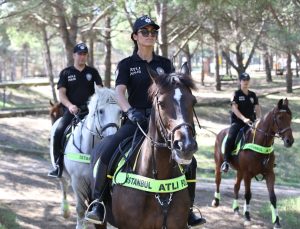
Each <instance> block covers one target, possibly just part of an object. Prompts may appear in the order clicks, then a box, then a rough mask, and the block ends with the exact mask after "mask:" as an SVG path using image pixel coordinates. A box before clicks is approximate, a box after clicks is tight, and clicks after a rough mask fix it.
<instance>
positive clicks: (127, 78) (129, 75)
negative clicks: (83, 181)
mask: <svg viewBox="0 0 300 229" xmlns="http://www.w3.org/2000/svg"><path fill="white" fill-rule="evenodd" d="M158 29H159V26H158V25H157V24H156V23H155V22H154V21H153V20H152V19H151V18H149V17H148V16H146V15H145V16H142V17H140V18H138V19H137V20H136V21H135V23H134V25H133V32H132V34H131V39H132V40H133V42H134V45H135V48H134V52H133V54H132V56H130V57H127V58H125V59H123V60H122V61H121V62H120V63H119V64H118V67H117V71H116V75H117V79H116V95H117V101H118V104H119V105H120V107H121V109H122V110H123V111H124V112H125V114H126V116H127V120H126V121H125V123H124V125H123V126H122V127H121V128H120V129H119V130H118V131H117V133H116V134H115V135H113V136H109V137H107V138H106V139H104V140H102V142H101V144H100V145H101V149H97V146H96V147H95V148H94V151H97V150H98V151H100V152H101V156H100V159H99V166H98V171H97V175H96V179H95V183H94V190H93V196H94V199H95V200H96V202H95V205H94V206H93V208H92V210H91V211H89V212H87V214H86V216H85V219H86V220H88V221H90V222H92V223H96V224H102V223H103V220H104V219H103V218H104V209H105V206H104V203H103V200H104V193H105V189H106V187H107V183H108V181H107V167H108V165H109V162H110V159H111V156H112V154H113V153H112V152H114V151H115V149H117V147H118V145H119V144H120V143H121V142H122V140H124V139H126V138H127V137H130V136H133V135H134V133H135V131H136V129H137V124H136V123H137V122H138V123H139V124H140V125H141V127H142V128H143V129H144V130H146V129H147V127H148V122H147V121H148V117H149V116H150V111H151V107H152V102H151V101H150V100H149V97H148V88H149V86H150V85H151V83H152V81H151V78H150V76H149V74H148V71H147V69H146V66H147V65H148V66H149V67H150V68H152V69H153V70H154V71H156V72H157V73H159V74H160V73H167V74H168V73H171V72H173V71H174V67H173V65H172V63H171V61H170V60H169V59H167V58H164V57H162V56H158V55H156V54H155V53H154V52H153V49H154V44H155V42H156V40H157V34H158ZM126 91H127V92H128V99H127V98H126V96H125V93H126ZM93 153H94V152H93ZM93 153H92V154H93ZM194 162H195V160H194ZM194 165H195V163H194ZM193 174H194V175H195V176H196V166H194V169H193ZM193 174H192V175H191V176H190V177H189V178H188V179H195V177H192V176H193ZM192 189H193V191H192V197H191V198H192V202H193V200H194V196H195V186H192ZM189 191H190V190H189ZM190 193H191V192H190ZM205 222H206V221H205V219H204V218H199V217H197V216H196V215H195V214H194V213H193V212H192V211H191V212H190V217H189V223H190V225H197V224H202V223H205Z"/></svg>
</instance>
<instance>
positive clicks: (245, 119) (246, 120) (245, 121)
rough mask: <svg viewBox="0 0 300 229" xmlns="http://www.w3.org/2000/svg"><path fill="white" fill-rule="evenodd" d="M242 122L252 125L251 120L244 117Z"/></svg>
mask: <svg viewBox="0 0 300 229" xmlns="http://www.w3.org/2000/svg"><path fill="white" fill-rule="evenodd" d="M243 122H244V123H246V124H248V125H252V121H251V120H250V119H249V118H244V119H243Z"/></svg>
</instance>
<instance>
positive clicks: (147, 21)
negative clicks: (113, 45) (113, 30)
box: [133, 15, 160, 33]
mask: <svg viewBox="0 0 300 229" xmlns="http://www.w3.org/2000/svg"><path fill="white" fill-rule="evenodd" d="M148 25H151V26H153V27H154V29H156V30H158V29H159V28H160V27H159V25H157V24H156V23H155V22H154V21H153V20H152V19H151V18H150V17H149V16H148V15H144V16H142V17H139V18H138V19H136V21H135V22H134V24H133V33H136V32H137V31H138V30H139V29H141V28H143V27H146V26H148Z"/></svg>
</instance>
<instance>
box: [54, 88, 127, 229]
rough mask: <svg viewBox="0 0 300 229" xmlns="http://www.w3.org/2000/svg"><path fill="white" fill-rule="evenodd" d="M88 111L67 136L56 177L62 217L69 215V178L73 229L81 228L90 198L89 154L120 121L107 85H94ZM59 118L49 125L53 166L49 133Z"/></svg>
mask: <svg viewBox="0 0 300 229" xmlns="http://www.w3.org/2000/svg"><path fill="white" fill-rule="evenodd" d="M88 108H89V114H88V115H87V116H86V117H85V118H84V119H83V120H82V121H81V122H79V123H78V124H77V126H76V127H75V129H74V130H73V132H72V134H71V136H70V137H69V139H68V142H67V144H66V148H65V151H64V154H65V156H64V172H63V176H62V178H61V179H60V186H61V190H62V194H63V200H62V204H61V210H62V214H63V216H64V218H68V217H69V216H70V211H69V203H68V201H67V190H68V187H69V181H71V185H72V188H73V191H74V193H75V198H76V212H77V225H76V229H82V228H85V221H84V213H85V211H86V209H87V205H88V203H89V202H90V201H91V196H92V190H91V184H90V176H91V171H90V165H89V156H90V153H91V151H92V148H93V147H94V146H95V145H96V144H97V142H99V141H100V140H101V138H103V137H105V136H108V135H111V134H114V133H115V132H116V131H117V128H118V126H119V122H120V114H121V110H120V108H119V106H118V105H117V103H116V100H115V92H114V91H113V90H112V89H108V88H98V87H95V94H94V95H93V96H92V97H91V99H90V102H89V104H88ZM59 120H60V119H58V120H57V121H56V122H55V123H54V124H53V126H52V128H51V139H50V156H51V161H52V164H53V166H54V157H53V147H52V145H53V135H54V133H55V129H56V127H57V125H58V122H59Z"/></svg>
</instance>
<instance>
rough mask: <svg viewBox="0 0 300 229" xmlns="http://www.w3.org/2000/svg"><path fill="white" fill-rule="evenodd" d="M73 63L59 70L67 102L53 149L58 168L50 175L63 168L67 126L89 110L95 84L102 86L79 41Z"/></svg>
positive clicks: (63, 100) (61, 90) (61, 92)
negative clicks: (62, 140)
mask: <svg viewBox="0 0 300 229" xmlns="http://www.w3.org/2000/svg"><path fill="white" fill-rule="evenodd" d="M73 53H74V54H73V58H74V66H70V67H67V68H65V69H63V70H62V71H61V72H60V75H59V81H58V83H57V89H58V91H59V94H58V95H59V100H60V102H61V103H62V104H63V105H64V114H63V116H62V119H61V120H60V122H59V124H58V126H57V128H56V130H55V134H54V139H53V140H54V141H53V153H54V155H53V156H54V160H55V169H54V170H53V171H51V172H49V173H48V176H50V177H61V175H62V171H63V149H62V146H61V139H62V137H63V134H64V131H65V129H66V128H67V126H68V125H69V124H70V123H71V121H72V119H73V118H74V115H75V114H78V113H79V111H80V113H79V114H82V116H84V115H86V114H87V113H88V110H87V101H88V99H89V97H90V96H92V95H93V94H94V93H95V88H94V87H95V84H96V85H98V86H99V87H102V86H103V85H102V79H101V77H100V75H99V72H98V71H97V70H96V69H95V68H93V67H89V66H87V65H86V61H87V57H88V48H87V46H86V45H85V44H84V43H79V44H77V45H76V46H75V47H74V49H73ZM82 116H81V117H80V118H83V117H82Z"/></svg>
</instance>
